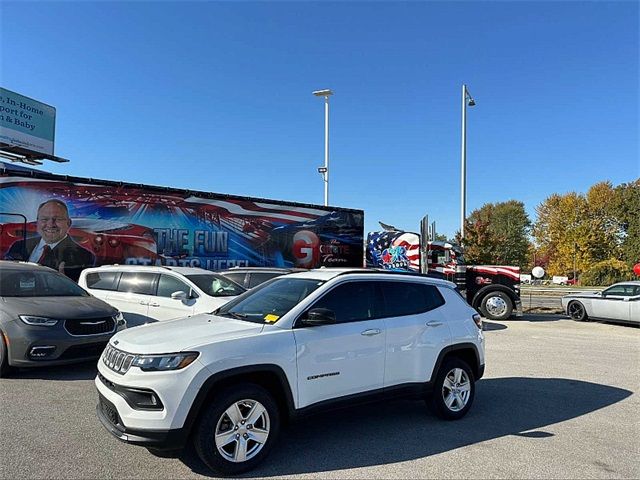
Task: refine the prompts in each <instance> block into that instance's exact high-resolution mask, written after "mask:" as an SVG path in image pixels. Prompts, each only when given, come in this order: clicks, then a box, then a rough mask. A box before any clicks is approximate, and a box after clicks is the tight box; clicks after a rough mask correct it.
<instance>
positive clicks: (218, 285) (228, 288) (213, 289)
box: [186, 273, 247, 297]
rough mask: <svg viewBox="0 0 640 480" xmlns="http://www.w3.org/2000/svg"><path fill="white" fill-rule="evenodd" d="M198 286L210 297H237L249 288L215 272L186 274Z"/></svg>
mask: <svg viewBox="0 0 640 480" xmlns="http://www.w3.org/2000/svg"><path fill="white" fill-rule="evenodd" d="M186 277H187V278H188V279H189V280H191V281H192V282H193V283H195V284H196V286H197V287H198V288H199V289H200V290H202V291H203V292H204V293H205V294H207V295H209V296H210V297H235V296H236V295H240V294H241V293H244V292H246V291H247V290H246V289H245V288H243V287H241V286H240V285H238V284H237V283H236V282H234V281H232V280H229V279H228V278H225V277H223V276H222V275H215V274H213V273H203V274H198V275H186Z"/></svg>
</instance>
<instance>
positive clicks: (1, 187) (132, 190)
mask: <svg viewBox="0 0 640 480" xmlns="http://www.w3.org/2000/svg"><path fill="white" fill-rule="evenodd" d="M51 177H55V176H51ZM77 180H81V179H74V181H73V182H71V181H66V180H56V179H44V178H38V179H34V178H32V177H31V178H30V177H26V176H21V175H20V174H12V175H9V176H7V175H0V205H2V208H1V209H0V210H1V211H2V212H4V215H3V214H0V258H6V259H20V260H30V261H36V262H38V263H41V264H46V262H44V263H43V261H41V257H40V254H41V252H40V251H39V250H36V248H38V246H39V247H43V245H44V243H45V240H46V241H47V242H48V241H51V242H50V243H52V244H54V243H55V241H56V240H57V241H60V240H61V238H63V237H65V238H67V239H68V240H72V241H73V244H71V243H68V244H67V245H66V248H67V249H69V251H70V252H72V253H73V254H72V253H69V254H67V255H66V256H65V255H64V254H61V253H58V255H57V258H56V259H55V260H54V259H50V262H49V263H50V264H51V265H48V266H51V267H52V268H58V269H59V270H60V271H63V270H64V272H63V273H65V274H67V275H69V276H70V277H72V278H74V277H76V276H77V275H79V271H80V270H81V269H82V268H86V267H87V266H91V265H107V264H114V263H119V264H131V265H174V266H192V267H201V268H205V269H208V270H223V269H227V268H231V267H234V266H276V267H302V268H315V267H320V266H328V267H341V266H344V267H362V258H363V231H364V214H363V212H362V211H361V210H351V209H338V208H331V207H319V206H313V205H302V204H293V203H285V202H277V201H270V200H262V199H251V198H244V197H232V196H225V195H219V194H207V193H203V192H188V191H183V190H173V189H171V190H170V189H163V188H162V187H146V186H139V185H137V186H135V185H122V184H120V185H116V184H113V185H110V184H100V183H99V182H100V181H92V180H87V181H86V182H82V181H77ZM7 213H12V214H14V216H9V215H6V214H7ZM15 214H20V215H24V216H25V217H26V221H24V220H21V219H20V217H17V216H15ZM25 236H26V242H25V241H24V239H23V237H25ZM65 241H66V240H65ZM53 249H54V250H56V247H53ZM85 252H88V255H87V253H85ZM61 263H62V264H63V268H62V269H60V264H61ZM79 263H80V264H79ZM72 269H74V270H72Z"/></svg>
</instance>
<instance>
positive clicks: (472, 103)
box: [468, 97, 476, 107]
mask: <svg viewBox="0 0 640 480" xmlns="http://www.w3.org/2000/svg"><path fill="white" fill-rule="evenodd" d="M468 105H469V106H470V107H475V105H476V101H475V100H474V99H473V98H471V97H469V103H468Z"/></svg>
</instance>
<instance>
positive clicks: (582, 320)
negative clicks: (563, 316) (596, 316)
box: [567, 300, 588, 322]
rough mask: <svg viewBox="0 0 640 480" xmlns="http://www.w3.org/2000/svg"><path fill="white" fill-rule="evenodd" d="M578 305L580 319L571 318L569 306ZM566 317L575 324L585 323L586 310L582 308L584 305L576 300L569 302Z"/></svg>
mask: <svg viewBox="0 0 640 480" xmlns="http://www.w3.org/2000/svg"><path fill="white" fill-rule="evenodd" d="M576 303H577V304H578V305H580V306H581V307H582V316H581V317H580V318H573V317H572V316H571V314H570V313H569V309H570V308H571V305H574V304H576ZM567 315H569V318H571V319H572V320H575V321H576V322H586V321H587V318H588V317H587V309H586V308H585V306H584V303H582V302H580V301H578V300H573V301H571V302H569V305H567Z"/></svg>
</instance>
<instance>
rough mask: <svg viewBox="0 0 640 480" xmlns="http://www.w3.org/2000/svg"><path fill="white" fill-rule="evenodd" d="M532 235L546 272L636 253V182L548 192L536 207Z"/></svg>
mask: <svg viewBox="0 0 640 480" xmlns="http://www.w3.org/2000/svg"><path fill="white" fill-rule="evenodd" d="M536 213H537V220H536V223H535V226H534V229H533V236H534V239H535V242H536V245H537V246H538V251H539V252H540V253H541V254H543V255H545V256H546V257H547V258H548V264H547V271H548V273H549V274H550V275H571V274H572V272H573V269H574V266H575V269H576V271H577V272H578V273H580V272H584V271H586V270H587V269H589V268H590V267H591V266H593V265H594V264H597V263H599V262H603V261H607V260H622V259H626V260H627V262H628V263H630V262H633V261H634V256H636V258H637V256H638V255H640V240H638V234H640V220H639V217H640V182H639V181H636V182H632V183H630V184H623V185H620V186H618V187H615V188H614V187H613V186H612V184H611V182H600V183H597V184H595V185H593V186H592V187H591V188H590V189H589V190H588V191H587V193H586V195H583V194H579V193H576V192H571V193H567V194H565V195H559V194H553V195H551V196H549V197H548V198H547V199H546V200H544V201H543V202H542V203H541V204H540V205H538V207H537V208H536Z"/></svg>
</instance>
